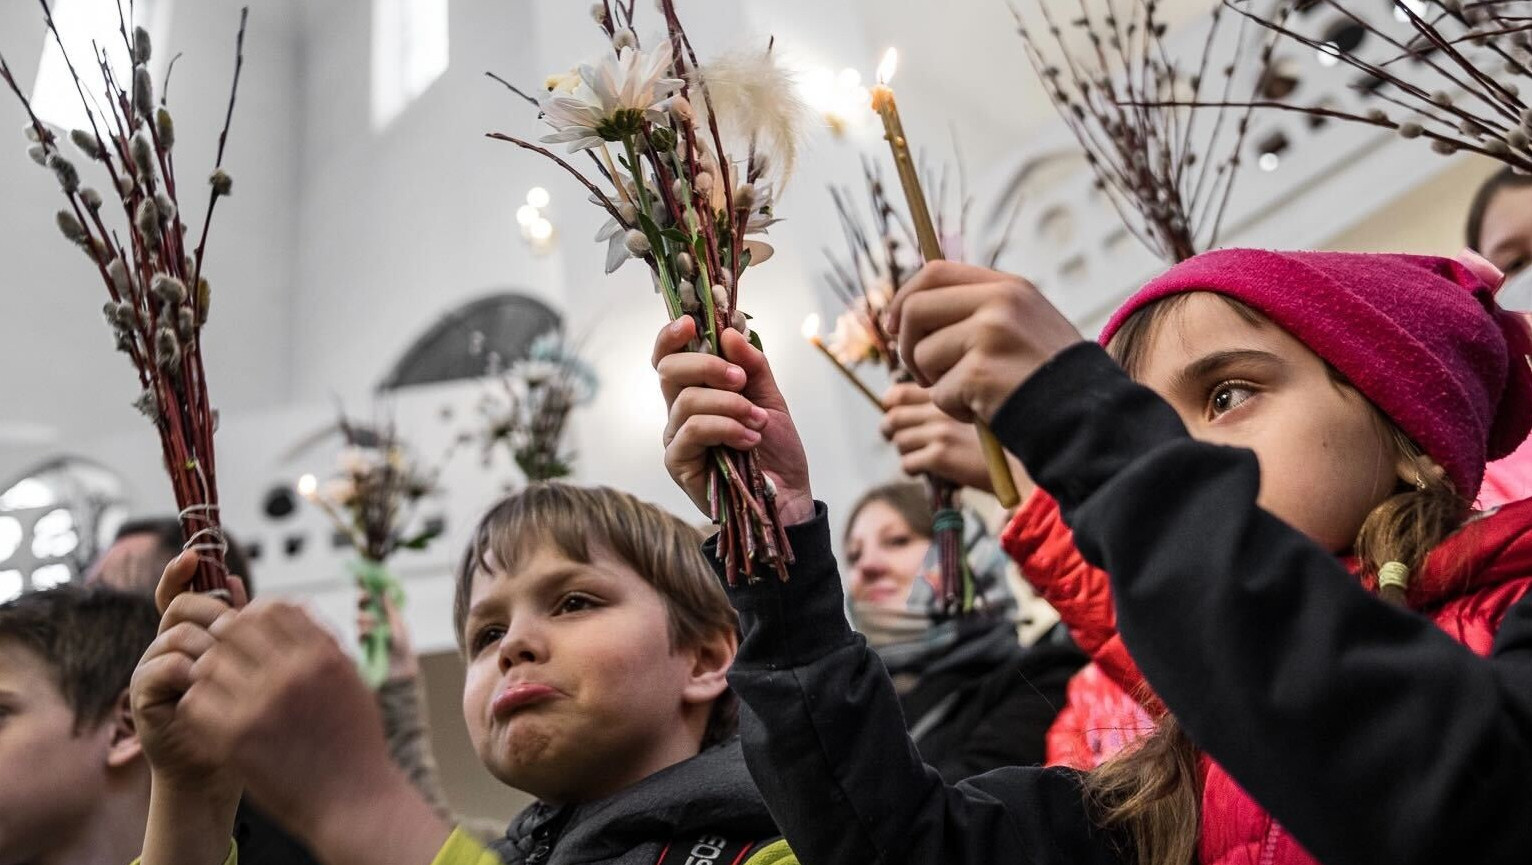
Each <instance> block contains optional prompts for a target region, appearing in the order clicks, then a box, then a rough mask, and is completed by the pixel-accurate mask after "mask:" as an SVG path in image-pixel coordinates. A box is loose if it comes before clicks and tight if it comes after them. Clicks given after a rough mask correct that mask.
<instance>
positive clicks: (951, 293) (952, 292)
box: [899, 285, 993, 386]
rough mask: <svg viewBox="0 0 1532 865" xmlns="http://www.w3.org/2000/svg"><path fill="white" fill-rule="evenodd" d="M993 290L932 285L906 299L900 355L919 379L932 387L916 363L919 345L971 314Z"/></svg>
mask: <svg viewBox="0 0 1532 865" xmlns="http://www.w3.org/2000/svg"><path fill="white" fill-rule="evenodd" d="M992 293H993V292H992V287H991V286H980V285H960V286H951V287H944V288H932V289H929V290H927V291H924V292H922V293H920V294H916V295H913V296H911V297H909V298H908V299H907V300H906V301H905V303H904V319H903V325H902V328H901V330H900V331H899V356H900V357H901V358H903V359H904V361H905V364H906V365H907V366H909V368H910V372H912V373H914V375H915V378H916V380H917V381H920V382H921V383H922V384H926V385H928V386H929V384H930V382H931V381H932V379H931V377H930V376H927V375H924V374H923V370H922V369H921V368H920V365H919V363H917V362H916V359H915V347H916V346H917V345H919V344H920V343H921V342H922V341H924V340H925V338H926V337H928V336H930V335H931V334H933V333H936V332H937V331H939V330H941V329H943V328H945V327H949V326H951V325H954V324H957V323H958V322H960V321H962V320H964V319H966V318H968V317H969V316H971V315H972V314H973V313H974V311H975V310H976V309H978V307H979V305H980V304H981V303H982V302H983V301H984V300H986V299H988V298H989V297H990V295H991V294H992Z"/></svg>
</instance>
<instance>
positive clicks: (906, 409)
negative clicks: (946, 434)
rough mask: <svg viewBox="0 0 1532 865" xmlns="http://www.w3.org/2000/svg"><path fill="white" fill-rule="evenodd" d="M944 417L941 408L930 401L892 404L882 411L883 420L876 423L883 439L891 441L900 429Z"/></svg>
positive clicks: (922, 424)
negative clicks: (914, 403)
mask: <svg viewBox="0 0 1532 865" xmlns="http://www.w3.org/2000/svg"><path fill="white" fill-rule="evenodd" d="M923 392H924V391H922V393H923ZM945 417H946V415H944V414H942V410H941V409H939V408H937V407H936V406H935V405H934V404H932V403H930V402H925V403H920V404H917V405H899V406H894V407H893V408H891V409H889V410H888V411H886V412H884V413H883V422H882V423H881V424H879V425H878V432H880V433H882V434H883V438H884V439H885V440H888V441H892V440H893V438H894V436H896V435H898V434H899V432H900V431H901V430H906V429H909V428H911V427H919V426H924V425H926V424H928V423H930V422H931V421H933V420H941V419H943V418H945Z"/></svg>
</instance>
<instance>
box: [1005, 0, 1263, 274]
mask: <svg viewBox="0 0 1532 865" xmlns="http://www.w3.org/2000/svg"><path fill="white" fill-rule="evenodd" d="M1037 5H1038V9H1039V11H1040V13H1041V16H1042V19H1043V25H1044V26H1043V28H1042V30H1044V31H1046V33H1047V37H1046V38H1044V37H1043V36H1042V35H1041V32H1040V31H1039V29H1038V28H1036V27H1034V26H1032V25H1029V24H1028V23H1027V20H1026V18H1025V17H1024V16H1023V15H1022V13H1021V12H1020V11H1019V10H1018V9H1016V8H1015V7H1014V6H1013V7H1012V10H1011V11H1012V14H1013V15H1014V16H1015V18H1016V26H1017V29H1018V32H1019V33H1020V34H1021V39H1022V45H1023V47H1024V48H1025V49H1026V53H1027V58H1028V60H1030V61H1031V63H1032V66H1033V68H1034V69H1035V70H1036V71H1037V74H1038V75H1039V76H1040V77H1041V78H1042V81H1043V86H1044V88H1045V89H1046V90H1047V92H1048V96H1049V99H1050V100H1052V102H1053V105H1054V107H1055V108H1056V109H1057V110H1058V112H1059V116H1060V117H1062V118H1063V120H1064V122H1065V124H1067V125H1068V127H1069V130H1070V132H1072V133H1073V134H1074V136H1075V138H1076V139H1077V140H1078V141H1079V142H1080V147H1081V149H1083V150H1084V152H1085V161H1086V162H1087V163H1088V164H1089V165H1090V167H1091V170H1092V171H1093V172H1095V175H1096V186H1097V188H1098V189H1100V190H1102V192H1104V193H1105V194H1106V196H1107V199H1108V200H1109V201H1111V203H1112V206H1113V207H1114V208H1115V209H1116V210H1117V213H1118V215H1119V216H1120V217H1121V218H1122V221H1123V224H1124V225H1125V226H1127V228H1128V230H1129V231H1131V232H1132V233H1133V235H1134V236H1135V237H1137V238H1138V239H1139V241H1140V242H1141V243H1143V244H1144V246H1146V247H1148V248H1149V251H1151V252H1153V253H1154V254H1155V255H1156V256H1158V257H1159V258H1160V259H1162V260H1164V261H1166V262H1169V263H1175V262H1178V261H1184V260H1185V259H1188V258H1191V257H1192V256H1194V255H1196V254H1197V253H1199V252H1202V251H1204V250H1207V249H1211V248H1213V247H1214V246H1216V245H1217V241H1218V233H1219V230H1220V228H1221V226H1222V223H1223V215H1224V211H1225V210H1226V209H1227V207H1228V203H1229V195H1230V193H1231V192H1232V190H1233V188H1234V179H1235V175H1236V174H1237V173H1238V171H1239V166H1240V155H1239V154H1240V150H1241V148H1242V147H1243V145H1244V142H1245V134H1246V132H1247V131H1248V129H1249V126H1250V117H1249V115H1250V107H1249V106H1248V105H1246V104H1243V103H1241V104H1228V100H1229V98H1230V94H1231V91H1232V90H1233V88H1234V84H1235V75H1234V73H1235V69H1236V66H1235V63H1236V59H1237V58H1238V57H1240V56H1242V55H1243V54H1244V52H1245V50H1246V43H1247V41H1248V40H1247V37H1246V29H1247V28H1246V27H1245V26H1244V22H1243V21H1241V24H1240V27H1239V28H1238V33H1237V34H1236V38H1235V39H1234V40H1233V41H1232V43H1231V46H1232V47H1231V48H1223V47H1222V46H1221V43H1220V41H1219V36H1220V33H1221V31H1222V25H1223V23H1224V19H1225V17H1226V16H1225V15H1224V13H1223V9H1222V7H1219V6H1215V7H1214V9H1213V16H1212V25H1211V27H1210V28H1209V30H1208V34H1207V38H1206V41H1205V42H1204V43H1203V47H1202V52H1201V55H1200V56H1199V57H1197V58H1194V59H1193V61H1192V62H1191V63H1189V64H1187V65H1186V66H1185V67H1184V68H1183V66H1182V65H1180V64H1179V63H1178V62H1177V61H1176V59H1175V58H1174V56H1173V55H1172V53H1171V52H1170V51H1169V49H1168V48H1167V47H1166V45H1165V43H1164V37H1165V33H1166V29H1167V27H1166V24H1165V22H1163V21H1162V20H1160V18H1159V17H1158V11H1157V8H1156V3H1155V2H1154V0H1134V2H1132V3H1130V4H1128V8H1126V9H1120V8H1119V7H1118V6H1117V5H1116V4H1113V3H1109V4H1107V7H1106V9H1105V11H1104V12H1103V13H1101V14H1092V13H1091V11H1090V10H1089V9H1087V8H1086V6H1085V5H1084V4H1081V5H1080V7H1079V12H1078V14H1077V15H1075V16H1074V17H1072V18H1070V19H1068V21H1067V22H1065V23H1062V24H1061V23H1060V19H1059V18H1057V17H1056V16H1055V15H1054V13H1053V11H1052V10H1051V9H1050V8H1049V0H1042V2H1040V3H1038V4H1037ZM1282 14H1285V12H1284V13H1282ZM1077 37H1078V38H1077ZM1082 38H1083V42H1082V41H1081V39H1082ZM1272 53H1273V46H1272V44H1271V42H1269V41H1268V42H1267V44H1266V45H1265V46H1264V47H1262V48H1261V49H1260V50H1259V51H1257V52H1255V56H1256V57H1257V58H1258V59H1257V62H1258V63H1260V64H1261V74H1260V76H1258V79H1257V81H1256V84H1255V88H1256V89H1259V87H1260V80H1261V79H1264V78H1265V76H1266V75H1267V74H1269V70H1270V64H1271V57H1272ZM1224 54H1226V55H1227V56H1224ZM1220 57H1221V58H1222V61H1221V62H1220ZM1206 93H1212V94H1215V95H1214V96H1213V99H1214V100H1216V101H1214V102H1211V103H1210V104H1213V105H1218V106H1219V107H1218V109H1217V111H1216V112H1209V113H1212V114H1213V116H1212V117H1211V118H1209V119H1206V120H1202V119H1201V116H1200V115H1199V114H1198V112H1194V111H1191V110H1190V107H1191V106H1190V103H1197V104H1204V98H1203V94H1206ZM1230 114H1233V115H1235V116H1233V117H1231V116H1229V115H1230Z"/></svg>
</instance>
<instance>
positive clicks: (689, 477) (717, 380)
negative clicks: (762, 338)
mask: <svg viewBox="0 0 1532 865" xmlns="http://www.w3.org/2000/svg"><path fill="white" fill-rule="evenodd" d="M694 336H696V323H695V322H694V321H692V319H691V318H690V317H682V318H680V319H677V320H676V321H673V322H671V323H670V324H668V325H666V326H665V327H664V328H662V329H661V330H660V334H659V337H658V338H657V339H656V340H655V344H654V368H655V370H656V371H658V372H659V374H660V388H661V390H662V391H663V392H664V394H665V405H666V406H667V407H668V408H669V410H670V420H669V422H668V423H667V424H666V426H665V468H666V469H668V470H669V471H670V476H671V477H672V478H674V479H675V482H676V483H677V484H678V485H680V487H681V489H683V490H685V491H686V494H687V495H688V496H690V497H691V500H692V501H693V502H694V503H696V505H697V507H698V508H699V509H700V510H701V511H702V512H703V513H708V499H707V474H708V466H707V451H708V448H711V447H716V446H720V445H725V446H728V447H732V448H735V449H736V450H742V451H748V450H754V451H755V452H756V455H757V457H758V458H759V459H760V464H761V470H762V471H764V472H766V473H767V474H768V475H769V476H771V478H772V480H773V482H774V483H775V484H776V486H777V512H778V515H779V516H780V517H781V520H782V524H783V525H784V526H791V525H796V524H798V523H802V522H806V521H807V520H809V519H810V518H812V517H813V516H814V495H813V492H812V491H811V490H810V488H809V471H808V457H807V456H805V454H804V451H803V442H802V441H801V440H800V439H799V438H798V430H797V428H796V427H795V426H793V419H792V417H791V415H790V414H789V413H788V410H787V402H786V401H785V400H783V399H782V392H781V391H780V390H778V389H777V382H776V379H775V378H774V377H773V376H772V373H771V366H770V365H769V364H767V362H766V356H765V355H764V354H762V353H761V352H759V351H757V350H756V348H755V346H752V345H751V344H750V341H749V340H747V339H745V337H744V335H743V334H741V333H739V332H738V331H736V330H733V329H728V330H725V331H724V332H723V335H722V337H721V341H722V344H723V354H724V357H715V356H713V355H710V354H703V353H701V352H693V351H687V345H688V344H689V343H690V342H691V340H692V338H693V337H694Z"/></svg>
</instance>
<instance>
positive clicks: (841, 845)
mask: <svg viewBox="0 0 1532 865" xmlns="http://www.w3.org/2000/svg"><path fill="white" fill-rule="evenodd" d="M788 534H789V538H790V540H791V543H792V548H793V551H794V553H795V554H796V557H797V564H795V565H794V566H793V568H792V569H791V575H790V578H789V579H788V580H787V581H786V582H781V581H778V580H776V579H774V578H767V579H764V580H762V581H760V582H758V583H756V584H754V585H745V584H743V583H742V584H741V585H739V586H737V587H730V588H729V593H730V597H731V599H732V600H733V602H734V605H735V606H736V608H737V609H738V610H739V613H740V625H741V627H742V629H743V634H744V638H743V640H742V642H741V644H740V649H739V655H738V657H737V659H736V660H735V663H734V668H733V671H732V672H731V673H730V674H729V681H730V683H731V684H732V685H733V687H734V689H735V691H736V692H737V693H738V694H739V696H740V698H741V701H742V702H743V704H744V705H743V707H742V710H741V713H740V724H741V735H742V738H743V741H744V748H745V759H746V762H747V763H748V765H749V767H750V773H751V775H752V777H754V779H755V781H756V784H757V785H758V786H759V787H760V789H761V795H762V797H763V798H764V799H765V800H766V804H767V807H768V808H769V809H770V810H771V813H772V816H773V817H774V818H775V819H776V821H777V825H778V826H779V828H780V829H781V831H782V833H783V835H784V836H785V837H786V838H787V841H788V843H789V844H790V845H791V846H792V848H793V851H794V852H795V853H796V854H797V856H798V859H799V861H801V862H803V863H805V865H840V863H845V865H851V863H869V862H874V863H881V865H895V863H900V865H902V863H921V865H961V863H970V862H972V863H995V862H1015V863H1037V865H1053V863H1058V865H1066V863H1067V865H1093V863H1099V865H1121V863H1125V862H1129V861H1131V857H1130V856H1127V855H1124V854H1123V853H1121V852H1120V850H1122V849H1125V845H1124V844H1123V843H1122V842H1121V839H1118V838H1116V837H1114V836H1111V835H1108V834H1107V833H1104V832H1102V831H1100V830H1097V829H1095V828H1094V827H1093V826H1092V824H1091V821H1090V820H1089V818H1088V816H1087V811H1086V805H1085V801H1084V797H1083V794H1082V791H1081V787H1080V779H1079V776H1078V775H1076V774H1074V773H1072V772H1068V771H1064V770H1048V769H1037V768H1007V769H999V770H996V771H994V772H991V773H989V774H987V775H983V776H980V777H978V778H974V779H972V780H969V781H965V782H963V783H960V784H957V785H948V784H946V783H944V782H943V781H942V779H941V777H940V776H939V775H937V774H936V772H935V771H934V770H932V769H930V768H929V767H927V766H926V765H925V764H924V763H922V762H921V760H920V757H919V756H918V755H917V754H916V751H915V748H914V746H913V744H912V743H911V742H910V739H909V735H908V734H907V733H906V732H905V726H904V720H903V718H902V716H901V715H900V712H899V703H898V698H897V697H896V696H895V693H894V688H893V683H892V682H890V681H889V678H888V673H887V672H886V671H885V670H884V668H883V665H882V663H881V662H880V661H879V660H878V657H877V655H876V654H875V653H873V652H872V651H871V650H869V649H868V648H867V645H866V643H865V642H864V641H863V639H862V638H861V636H860V635H857V634H855V633H853V632H852V631H851V629H850V627H849V625H848V624H847V622H846V617H845V614H844V612H843V600H842V596H841V586H840V578H839V575H838V573H837V572H836V568H835V559H834V557H833V555H832V553H831V549H830V532H829V523H828V519H827V517H826V515H825V512H824V507H823V505H819V506H818V507H817V513H816V516H815V518H814V519H813V520H812V521H810V522H808V523H805V524H803V525H800V526H795V527H793V528H791V529H789V530H788ZM712 552H713V548H712V547H711V542H710V546H709V553H710V554H711V553H712ZM711 558H712V559H713V561H714V564H715V567H718V560H717V557H716V555H713V556H711ZM720 570H721V568H720Z"/></svg>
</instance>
